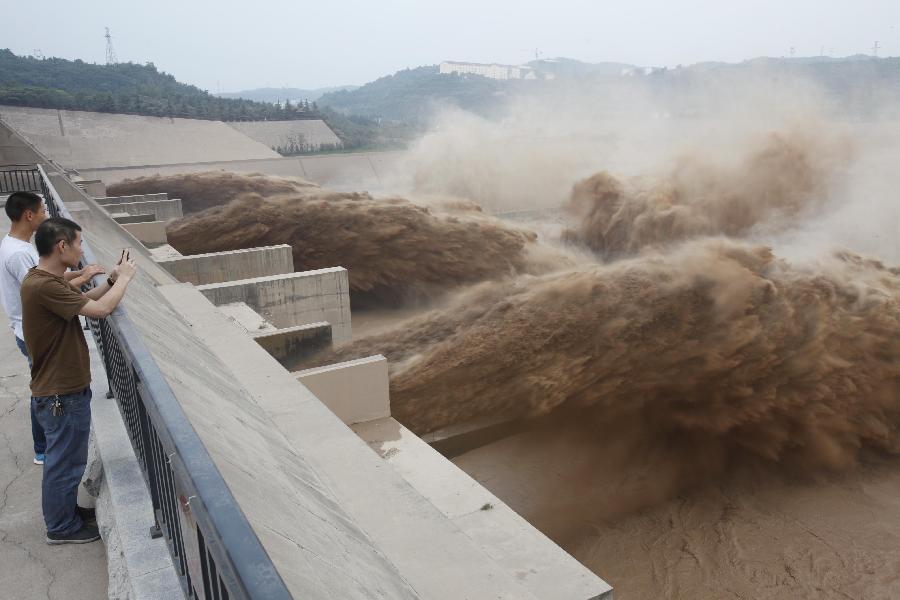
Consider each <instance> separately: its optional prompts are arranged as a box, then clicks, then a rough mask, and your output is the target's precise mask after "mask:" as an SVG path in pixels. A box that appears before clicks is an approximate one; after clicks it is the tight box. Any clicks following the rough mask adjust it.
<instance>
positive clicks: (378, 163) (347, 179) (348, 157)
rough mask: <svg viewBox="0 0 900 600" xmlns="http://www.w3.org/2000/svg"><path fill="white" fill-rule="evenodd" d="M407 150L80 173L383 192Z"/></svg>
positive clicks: (113, 179) (114, 178)
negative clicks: (235, 177)
mask: <svg viewBox="0 0 900 600" xmlns="http://www.w3.org/2000/svg"><path fill="white" fill-rule="evenodd" d="M408 158H409V153H408V152H407V151H405V150H390V151H384V152H348V153H339V154H322V155H318V156H290V157H279V158H270V159H251V160H232V161H218V162H195V163H179V164H168V163H167V164H157V165H143V166H137V167H120V168H115V167H114V168H102V169H79V172H80V173H81V176H82V177H85V178H88V179H100V180H102V181H103V182H104V183H106V185H112V184H115V183H119V182H120V181H123V180H125V179H134V178H137V177H147V176H150V175H179V174H183V173H202V172H204V171H231V172H233V173H265V174H266V175H277V176H279V177H300V178H301V179H305V180H307V181H312V182H313V183H318V184H319V185H324V186H328V187H330V188H332V189H350V190H361V189H368V190H372V189H379V188H381V187H382V186H383V185H385V184H388V183H390V182H391V181H392V178H393V177H395V175H396V173H397V171H398V169H402V167H403V166H404V163H405V162H406V161H407V160H408Z"/></svg>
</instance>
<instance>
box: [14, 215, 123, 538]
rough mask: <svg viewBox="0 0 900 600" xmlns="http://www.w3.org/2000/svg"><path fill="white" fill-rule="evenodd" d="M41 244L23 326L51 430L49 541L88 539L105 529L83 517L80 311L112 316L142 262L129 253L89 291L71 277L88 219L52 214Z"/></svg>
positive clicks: (87, 404) (85, 387) (39, 413)
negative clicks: (84, 221) (68, 274)
mask: <svg viewBox="0 0 900 600" xmlns="http://www.w3.org/2000/svg"><path fill="white" fill-rule="evenodd" d="M34 244H35V246H37V251H38V256H39V257H40V260H39V262H38V265H37V266H36V267H34V268H32V269H30V270H29V271H28V274H27V275H26V276H25V279H24V280H23V281H22V288H21V297H22V329H23V332H24V335H25V345H26V346H27V348H28V354H29V355H30V356H31V359H32V367H31V404H32V410H33V411H34V414H35V415H36V417H37V419H38V421H39V422H40V424H41V426H42V427H43V429H44V433H45V435H46V437H47V449H46V452H45V459H44V477H43V481H42V483H41V506H42V508H43V511H44V523H45V524H46V526H47V543H48V544H83V543H86V542H93V541H95V540H98V539H100V534H99V532H98V530H97V526H96V525H89V524H87V523H85V522H84V521H83V519H82V517H81V514H79V508H78V506H77V504H76V499H77V496H78V484H79V483H80V482H81V478H82V476H83V475H84V469H85V466H86V465H87V449H88V438H89V436H90V429H91V388H90V384H91V367H90V356H89V355H88V348H87V344H86V342H85V339H84V332H83V330H82V328H81V323H80V322H79V319H78V315H83V316H85V317H90V318H103V317H106V316H108V315H109V314H110V313H111V312H112V311H113V310H114V309H115V308H116V306H117V305H118V304H119V301H120V300H121V299H122V296H123V295H124V294H125V288H126V287H127V286H128V283H129V282H130V281H131V278H132V277H133V276H134V273H135V263H134V261H133V260H125V261H122V262H121V263H120V264H119V265H118V266H117V267H116V268H115V269H114V270H113V271H112V273H111V274H110V277H109V279H108V280H107V282H106V283H103V284H101V285H99V286H96V287H94V288H93V289H91V290H90V291H89V292H87V293H84V294H83V293H81V291H79V289H78V288H77V287H75V286H73V285H71V284H70V283H68V282H67V281H66V279H65V277H64V274H65V272H66V269H68V268H71V267H77V265H78V263H79V261H80V260H81V254H82V252H81V227H79V226H78V225H77V224H75V223H74V222H73V221H70V220H68V219H62V218H52V219H47V220H46V221H44V222H43V223H41V225H40V227H38V229H37V232H35V236H34ZM82 514H83V513H82Z"/></svg>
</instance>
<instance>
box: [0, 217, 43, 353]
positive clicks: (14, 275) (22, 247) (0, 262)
mask: <svg viewBox="0 0 900 600" xmlns="http://www.w3.org/2000/svg"><path fill="white" fill-rule="evenodd" d="M37 264H38V253H37V250H36V249H35V247H34V246H33V245H31V244H30V243H28V242H23V241H22V240H17V239H16V238H14V237H10V236H9V235H6V236H4V238H3V241H2V242H0V298H2V300H3V310H5V311H6V316H8V317H9V326H10V328H11V329H12V330H13V333H15V334H16V337H17V338H19V339H20V340H24V339H25V336H24V335H22V297H21V296H20V295H19V290H20V288H21V287H22V280H23V279H25V275H27V274H28V269H30V268H31V267H36V266H37Z"/></svg>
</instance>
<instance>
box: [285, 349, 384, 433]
mask: <svg viewBox="0 0 900 600" xmlns="http://www.w3.org/2000/svg"><path fill="white" fill-rule="evenodd" d="M294 376H295V377H296V378H297V381H299V382H300V383H302V384H303V385H304V386H305V387H306V389H308V390H309V391H311V392H312V393H313V394H314V395H315V396H316V398H318V399H319V400H321V401H322V403H323V404H324V405H325V406H327V407H328V408H329V410H331V412H333V413H334V414H335V415H336V416H337V417H338V418H339V419H340V420H341V421H343V422H344V423H346V424H347V425H353V424H355V423H365V422H366V421H373V420H375V419H383V418H384V417H389V416H391V401H390V393H389V392H388V363H387V359H386V358H385V357H383V356H381V355H380V354H376V355H375V356H368V357H366V358H360V359H358V360H350V361H347V362H342V363H336V364H333V365H326V366H324V367H317V368H315V369H306V370H303V371H297V372H296V373H294Z"/></svg>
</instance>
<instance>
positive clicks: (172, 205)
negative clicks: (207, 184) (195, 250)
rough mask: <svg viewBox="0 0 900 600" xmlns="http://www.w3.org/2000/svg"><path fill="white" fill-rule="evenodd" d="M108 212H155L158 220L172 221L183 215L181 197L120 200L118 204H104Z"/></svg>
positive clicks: (140, 213) (131, 213) (136, 213)
mask: <svg viewBox="0 0 900 600" xmlns="http://www.w3.org/2000/svg"><path fill="white" fill-rule="evenodd" d="M103 208H105V209H106V210H107V211H109V212H110V213H117V214H121V213H125V214H129V215H151V214H155V215H156V218H157V220H159V221H172V220H174V219H180V218H182V217H184V213H183V212H182V210H181V199H180V198H170V199H168V200H148V201H145V202H122V203H119V204H107V205H106V206H104V207H103Z"/></svg>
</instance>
